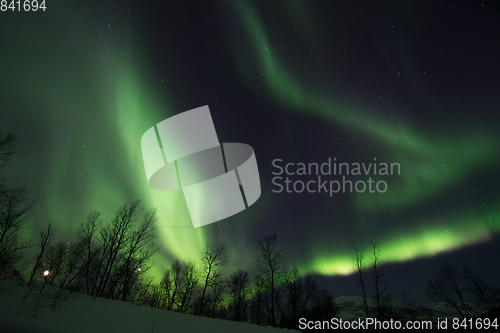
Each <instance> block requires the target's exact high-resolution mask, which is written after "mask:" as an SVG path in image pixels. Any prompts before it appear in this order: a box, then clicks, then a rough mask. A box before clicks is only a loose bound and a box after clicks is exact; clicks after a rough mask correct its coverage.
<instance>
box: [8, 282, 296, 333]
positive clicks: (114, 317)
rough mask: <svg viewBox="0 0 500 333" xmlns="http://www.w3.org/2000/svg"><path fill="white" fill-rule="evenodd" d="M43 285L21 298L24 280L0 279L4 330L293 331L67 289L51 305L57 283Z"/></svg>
mask: <svg viewBox="0 0 500 333" xmlns="http://www.w3.org/2000/svg"><path fill="white" fill-rule="evenodd" d="M39 288H40V286H37V288H36V290H35V289H33V288H32V289H33V290H32V292H31V293H30V294H29V295H28V296H27V298H26V300H25V302H23V298H24V297H25V296H26V295H27V293H28V291H29V288H28V286H27V285H26V283H24V282H15V281H10V280H0V332H11V333H31V332H37V333H44V332H47V333H49V332H50V333H57V332H64V333H67V332H72V333H79V332H92V333H100V332H102V333H109V332H120V333H124V332H134V333H142V332H144V333H146V332H149V333H153V332H155V333H158V332H176V333H177V332H231V333H233V332H237V333H247V332H256V333H259V332H263V333H265V332H269V333H272V332H275V333H279V332H291V331H290V330H283V329H278V328H272V327H262V326H257V325H251V324H248V323H239V322H232V321H226V320H219V319H212V318H204V317H199V316H194V315H189V314H183V313H177V312H172V311H166V310H160V309H157V308H152V307H148V306H142V305H135V304H131V303H128V302H122V301H115V300H108V299H102V298H94V297H90V296H87V295H83V294H75V293H69V292H66V293H65V294H64V295H63V296H62V297H61V296H60V297H59V298H58V299H57V301H58V302H56V303H59V302H61V304H56V305H57V306H56V307H55V308H53V307H52V303H53V301H54V295H56V293H57V288H52V287H50V286H46V287H45V288H44V290H43V291H42V293H41V294H40V293H39V291H38V290H39ZM155 318H156V320H155ZM153 324H154V328H153Z"/></svg>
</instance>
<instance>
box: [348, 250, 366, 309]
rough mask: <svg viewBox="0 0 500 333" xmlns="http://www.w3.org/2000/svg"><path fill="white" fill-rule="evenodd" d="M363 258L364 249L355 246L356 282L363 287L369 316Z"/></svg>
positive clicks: (364, 300) (353, 258)
mask: <svg viewBox="0 0 500 333" xmlns="http://www.w3.org/2000/svg"><path fill="white" fill-rule="evenodd" d="M363 260H364V250H363V249H362V248H359V247H356V246H355V247H354V256H353V257H352V262H353V264H354V267H355V269H356V272H355V273H356V274H355V277H356V282H357V284H358V287H359V288H361V292H362V295H363V306H364V310H365V314H366V317H367V318H368V317H369V310H368V302H367V299H366V287H365V282H364V277H363V273H364V267H363Z"/></svg>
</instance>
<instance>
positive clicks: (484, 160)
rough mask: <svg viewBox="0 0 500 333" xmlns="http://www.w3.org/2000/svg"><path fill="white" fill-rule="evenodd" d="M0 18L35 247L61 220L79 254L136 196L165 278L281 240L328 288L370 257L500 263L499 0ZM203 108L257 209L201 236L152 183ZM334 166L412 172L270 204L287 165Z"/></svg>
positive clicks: (4, 101) (14, 178)
mask: <svg viewBox="0 0 500 333" xmlns="http://www.w3.org/2000/svg"><path fill="white" fill-rule="evenodd" d="M0 15H1V16H0V28H1V31H2V33H1V34H0V59H1V60H2V61H1V62H0V73H1V77H2V80H1V82H0V109H1V113H0V126H1V127H2V128H3V129H4V130H8V131H12V132H14V133H15V134H16V135H17V136H18V137H19V139H20V150H21V152H22V154H21V155H20V156H18V157H17V158H15V159H14V160H13V161H12V162H11V163H10V164H9V166H8V167H7V168H5V169H4V170H3V172H4V175H5V177H6V178H7V179H8V183H9V184H13V185H17V184H24V185H26V186H28V188H29V191H30V194H31V195H32V196H33V197H35V198H38V202H37V206H36V207H37V208H36V214H35V216H34V217H33V230H32V233H33V235H35V234H36V233H37V232H38V230H39V229H41V228H43V227H44V226H45V225H46V224H47V223H48V222H49V221H51V220H52V221H54V223H55V224H57V225H58V230H57V234H56V237H57V238H60V239H69V238H71V237H73V236H72V235H73V233H74V231H75V230H76V229H77V227H78V225H79V224H80V223H81V222H83V220H84V219H85V216H86V215H87V213H88V212H89V211H90V210H93V209H95V210H100V211H102V212H103V214H104V215H106V216H108V217H109V216H110V214H112V212H113V211H114V210H115V209H117V208H118V207H119V206H120V205H123V204H125V203H127V202H130V201H132V200H134V199H137V198H140V199H142V200H143V203H144V206H145V207H146V208H157V214H158V225H157V227H158V232H159V243H160V245H161V246H160V247H161V248H160V251H159V252H158V254H157V255H156V256H155V258H154V262H155V265H154V266H153V268H152V270H151V273H152V274H153V275H157V276H158V275H159V274H161V272H162V271H163V270H164V269H165V268H166V266H167V264H168V263H170V262H171V261H172V260H174V259H176V258H179V259H187V258H190V259H195V258H197V257H198V256H199V253H200V251H201V249H202V248H203V247H204V246H205V242H207V241H208V242H224V243H226V244H227V245H228V248H229V249H230V258H229V265H230V266H231V267H234V268H236V267H238V268H240V266H241V268H243V269H245V268H246V269H249V268H250V267H251V266H252V265H253V264H254V263H255V255H256V253H257V247H256V244H257V240H258V239H259V238H261V237H263V236H265V235H267V234H269V233H271V232H278V233H279V234H280V246H281V248H282V250H283V251H284V252H285V253H287V254H288V255H289V256H288V257H287V258H289V259H288V261H289V263H290V264H291V265H296V266H297V267H298V268H299V270H300V271H301V272H302V273H314V274H320V275H324V276H335V275H343V274H349V273H350V272H351V271H352V269H353V266H352V264H351V259H350V257H351V255H352V247H353V245H359V246H368V242H369V241H370V240H376V241H378V242H380V245H381V251H382V259H383V261H384V262H385V263H394V264H396V263H400V264H402V263H404V265H406V266H404V265H403V266H400V267H411V265H413V264H414V259H421V260H424V261H425V260H427V261H428V262H429V263H433V264H434V263H436V262H440V260H441V259H440V257H439V256H440V255H443V254H446V255H447V256H448V257H447V258H450V256H451V257H453V253H458V252H459V251H462V250H464V249H465V250H466V251H470V252H471V253H476V252H480V253H483V252H481V251H486V252H488V253H491V251H497V252H496V254H498V250H499V249H500V248H499V244H498V235H499V233H500V207H499V202H500V192H499V191H498V187H497V185H498V184H499V180H500V178H499V176H498V169H499V166H500V154H499V150H500V132H499V130H498V125H499V124H500V121H499V120H500V119H499V116H498V108H499V107H500V98H499V96H500V95H499V94H498V87H499V83H498V78H499V77H500V65H499V63H498V51H497V50H496V49H495V45H496V43H497V36H496V35H497V33H496V32H497V31H498V29H499V27H498V24H499V23H498V22H500V20H499V19H498V18H499V16H500V7H499V5H498V4H497V3H495V2H492V1H486V2H484V3H480V2H458V1H436V2H434V1H433V2H432V3H427V4H417V3H413V4H408V3H401V2H396V1H392V2H386V3H374V2H371V1H363V2H356V3H355V4H354V3H351V4H345V3H342V2H337V1H317V2H305V1H286V2H285V1H283V2H281V3H280V2H266V1H249V0H243V1H218V2H215V1H207V2H203V3H199V2H195V1H183V2H178V3H176V2H173V1H168V2H167V1H165V2H160V1H153V2H148V3H146V2H138V1H135V2H132V1H125V2H120V4H117V3H113V2H109V1H99V2H98V1H90V2H85V3H83V2H82V3H72V4H70V3H68V2H62V1H54V2H48V3H47V10H46V12H44V13H41V12H36V13H11V12H2V13H0ZM202 105H209V107H210V110H211V111H212V117H213V121H214V124H215V127H216V128H217V133H218V135H219V140H220V142H245V143H248V144H249V145H251V146H252V147H253V148H254V150H255V156H256V159H257V163H258V166H259V174H260V179H261V186H262V195H261V198H260V199H259V201H258V202H257V203H256V204H255V205H253V206H252V207H250V208H249V209H246V210H245V211H243V212H241V213H240V214H237V215H234V216H233V217H230V218H228V219H225V220H223V221H221V222H217V223H215V224H213V225H209V226H205V227H202V228H197V229H193V228H192V224H191V220H190V217H189V213H188V210H187V206H186V203H185V200H184V197H183V195H182V192H180V191H158V190H154V189H151V188H150V187H149V186H148V183H147V181H146V176H145V171H144V166H143V164H142V157H141V145H140V143H141V141H140V138H141V136H142V135H143V134H144V132H146V130H147V129H148V128H150V127H151V126H153V125H154V124H156V123H158V122H160V121H162V120H164V119H166V118H168V117H170V116H173V115H175V114H178V113H181V112H183V111H187V110H190V109H193V108H196V107H199V106H202ZM329 157H332V158H336V159H337V160H338V161H339V162H345V163H370V162H372V161H373V159H374V157H376V158H377V161H383V162H385V163H399V164H400V165H401V173H400V175H398V176H386V178H384V179H386V180H387V183H388V190H387V191H386V192H384V193H344V194H342V193H339V194H338V195H336V196H333V197H330V196H329V195H319V194H311V193H300V194H299V193H280V194H278V193H273V192H272V191H271V189H272V183H271V179H272V178H273V175H272V171H274V169H273V167H272V164H271V162H272V161H273V160H275V159H283V160H284V161H287V162H294V163H298V162H303V163H312V162H318V163H321V162H323V161H324V160H326V159H327V158H329ZM299 177H300V176H299ZM304 177H305V176H304ZM297 179H298V178H297ZM304 180H306V178H304ZM460 253H463V252H460ZM464 258H465V257H464ZM464 258H462V257H460V258H457V262H461V260H462V259H463V260H464V262H463V264H462V263H461V264H460V265H463V266H469V265H471V266H474V267H476V268H478V270H481V267H482V268H483V271H480V273H481V274H484V275H487V276H488V278H489V279H493V280H494V279H497V280H498V278H499V273H500V272H499V271H498V269H495V270H493V269H489V268H488V267H486V266H484V265H483V262H482V259H478V260H474V261H468V260H469V259H467V260H466V259H464ZM481 265H483V266H481ZM429 266H430V268H429V271H428V274H427V275H426V276H427V277H428V278H431V277H432V275H433V274H435V273H436V272H437V268H436V267H434V266H432V265H431V264H429ZM408 269H410V268H408ZM422 274H424V273H422ZM395 279H396V278H395ZM424 282H425V281H424Z"/></svg>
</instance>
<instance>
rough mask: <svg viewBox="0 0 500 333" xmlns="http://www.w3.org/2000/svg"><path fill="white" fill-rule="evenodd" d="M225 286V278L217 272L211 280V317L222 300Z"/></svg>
mask: <svg viewBox="0 0 500 333" xmlns="http://www.w3.org/2000/svg"><path fill="white" fill-rule="evenodd" d="M226 286H227V280H226V279H225V278H224V277H223V276H222V275H221V274H217V275H216V276H215V277H214V280H213V282H212V293H211V298H212V306H211V308H212V311H211V315H210V316H211V317H212V318H214V317H215V316H216V310H217V308H219V306H220V304H221V303H222V301H223V298H222V296H223V294H224V292H225V291H226Z"/></svg>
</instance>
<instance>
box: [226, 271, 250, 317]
mask: <svg viewBox="0 0 500 333" xmlns="http://www.w3.org/2000/svg"><path fill="white" fill-rule="evenodd" d="M228 287H229V313H230V315H229V318H230V319H231V320H234V321H246V320H247V307H248V298H249V296H250V280H249V278H248V272H245V271H242V270H241V269H240V270H238V271H237V272H236V273H233V274H231V276H230V277H229V279H228Z"/></svg>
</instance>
